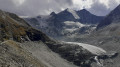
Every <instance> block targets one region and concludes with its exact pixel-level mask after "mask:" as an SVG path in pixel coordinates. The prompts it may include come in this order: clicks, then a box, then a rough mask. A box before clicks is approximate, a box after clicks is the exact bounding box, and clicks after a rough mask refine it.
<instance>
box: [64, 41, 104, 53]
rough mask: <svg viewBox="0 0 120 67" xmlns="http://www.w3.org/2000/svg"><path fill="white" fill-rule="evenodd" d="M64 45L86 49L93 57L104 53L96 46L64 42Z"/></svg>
mask: <svg viewBox="0 0 120 67" xmlns="http://www.w3.org/2000/svg"><path fill="white" fill-rule="evenodd" d="M66 43H69V44H75V45H79V46H82V47H83V48H85V49H87V50H88V51H90V52H91V53H93V54H95V55H103V54H105V53H106V51H105V50H104V49H102V48H100V47H97V46H93V45H89V44H84V43H77V42H66Z"/></svg>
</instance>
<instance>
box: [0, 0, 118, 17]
mask: <svg viewBox="0 0 120 67" xmlns="http://www.w3.org/2000/svg"><path fill="white" fill-rule="evenodd" d="M119 3H120V0H84V1H83V0H0V9H2V10H5V11H9V12H13V13H16V14H18V15H20V16H36V15H47V14H49V13H51V12H52V11H54V12H60V11H62V10H64V9H66V8H70V9H75V10H80V9H84V8H85V9H87V10H89V11H90V12H92V13H93V14H96V15H106V14H108V13H109V12H110V11H111V10H113V9H114V8H115V7H116V6H117V5H118V4H119Z"/></svg>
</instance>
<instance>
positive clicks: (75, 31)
mask: <svg viewBox="0 0 120 67" xmlns="http://www.w3.org/2000/svg"><path fill="white" fill-rule="evenodd" d="M103 18H104V17H103V16H96V15H93V14H91V13H90V12H89V11H87V10H86V9H83V10H80V11H75V10H72V9H65V10H64V11H61V12H60V13H57V14H56V13H55V12H52V13H51V14H50V15H47V16H41V15H40V16H37V17H29V18H23V19H25V20H26V21H27V22H28V23H29V24H30V25H31V26H33V27H34V28H36V29H39V30H41V31H42V32H44V33H46V34H47V35H48V36H50V37H53V38H55V39H60V38H61V37H70V36H72V35H73V36H74V35H81V34H89V33H90V32H91V31H93V30H94V29H95V28H96V26H97V24H98V23H99V22H100V21H101V20H102V19H103ZM56 37H57V38H56Z"/></svg>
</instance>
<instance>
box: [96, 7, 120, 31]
mask: <svg viewBox="0 0 120 67" xmlns="http://www.w3.org/2000/svg"><path fill="white" fill-rule="evenodd" d="M119 12H120V5H119V6H117V7H116V8H115V9H114V10H113V11H111V12H110V14H109V15H107V17H105V18H104V20H102V21H101V23H100V24H99V25H98V26H97V29H100V28H102V27H105V26H108V25H110V24H112V23H119V22H120V13H119Z"/></svg>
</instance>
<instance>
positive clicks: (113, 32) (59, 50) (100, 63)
mask: <svg viewBox="0 0 120 67" xmlns="http://www.w3.org/2000/svg"><path fill="white" fill-rule="evenodd" d="M119 12H120V5H119V6H117V7H116V8H115V9H114V10H113V11H111V12H110V13H109V14H108V15H107V16H105V17H103V16H96V15H93V14H91V13H90V12H89V11H87V10H85V9H83V10H80V11H75V10H71V9H65V10H64V11H61V12H60V13H57V14H56V13H55V12H52V13H51V14H50V15H47V16H43V15H39V16H36V17H28V18H20V17H19V16H17V15H16V14H13V13H10V12H6V11H2V10H0V67H119V66H120V64H119V62H120V60H119V59H120V55H119V53H120V46H119V44H120V37H119V35H120V31H119V29H120V23H119V22H120V14H119ZM54 38H55V39H57V40H55V39H54ZM66 41H68V42H66ZM70 41H71V42H70Z"/></svg>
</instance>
